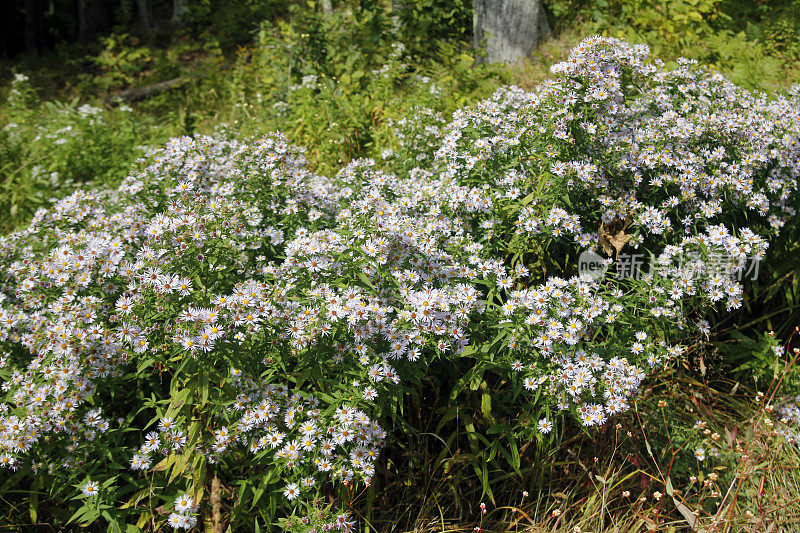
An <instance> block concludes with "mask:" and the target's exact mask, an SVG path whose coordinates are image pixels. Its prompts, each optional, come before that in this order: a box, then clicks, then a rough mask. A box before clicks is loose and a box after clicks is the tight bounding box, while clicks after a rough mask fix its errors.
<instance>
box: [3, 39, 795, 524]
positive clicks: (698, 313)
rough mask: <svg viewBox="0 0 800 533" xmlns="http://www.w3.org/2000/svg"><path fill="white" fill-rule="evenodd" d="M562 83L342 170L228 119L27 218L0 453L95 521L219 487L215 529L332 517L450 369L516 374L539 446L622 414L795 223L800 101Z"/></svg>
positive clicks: (584, 76)
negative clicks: (404, 410) (625, 267)
mask: <svg viewBox="0 0 800 533" xmlns="http://www.w3.org/2000/svg"><path fill="white" fill-rule="evenodd" d="M553 72H554V74H556V75H557V77H556V79H554V80H553V81H551V82H548V83H546V84H544V85H542V86H541V87H539V88H538V89H537V90H535V91H534V92H530V93H529V92H525V91H522V90H521V89H518V88H513V87H508V88H504V89H502V90H500V91H498V92H497V93H496V94H495V95H494V96H493V97H491V98H489V99H488V100H486V101H484V102H482V103H481V104H480V105H478V106H476V107H474V108H466V109H463V110H460V111H458V112H456V113H454V115H453V117H452V120H450V121H447V120H445V119H443V118H442V117H441V116H439V115H437V114H435V113H433V112H427V111H424V110H421V111H419V112H418V113H416V114H415V116H414V117H409V118H408V119H407V120H403V121H400V122H398V123H397V124H396V127H397V128H398V137H397V139H398V143H399V145H398V146H395V147H393V149H387V150H386V151H384V153H383V157H382V158H381V160H380V161H375V160H372V159H359V160H355V161H352V162H351V163H349V164H348V165H346V166H345V167H344V168H342V169H341V170H340V171H339V172H338V173H337V174H336V175H335V176H334V177H327V176H322V175H317V174H315V173H314V172H312V171H311V170H310V169H309V168H308V167H307V165H306V161H305V159H304V157H303V150H302V149H301V148H298V147H294V146H292V145H291V144H290V143H289V142H288V141H287V139H286V138H285V137H284V136H283V135H281V134H270V135H268V136H265V137H263V138H260V139H256V140H252V141H244V140H237V139H235V138H233V137H232V136H231V135H230V134H228V133H225V132H220V133H219V134H217V135H214V136H198V137H196V138H189V137H183V138H178V139H173V140H171V141H170V142H169V143H167V145H166V146H164V147H163V148H160V149H154V150H151V151H150V152H149V153H148V154H147V155H146V157H144V158H142V159H140V160H139V161H137V163H136V165H135V169H134V170H133V171H132V172H131V174H130V175H129V176H128V177H127V178H126V179H125V180H124V181H123V183H122V184H121V186H120V187H119V188H118V189H116V190H101V191H88V190H77V191H75V192H74V193H73V194H72V195H70V196H68V197H67V198H64V199H62V200H61V201H59V202H58V203H56V204H55V205H54V206H53V207H52V209H49V210H44V209H42V210H40V211H38V212H37V213H36V215H35V216H34V218H33V220H32V221H31V223H30V225H29V226H28V227H27V228H25V229H22V230H19V231H16V232H14V233H11V234H9V235H7V236H5V237H2V238H0V265H2V278H0V343H1V344H0V346H1V347H2V348H3V349H4V350H5V354H4V355H3V356H2V359H0V363H1V364H0V377H2V380H3V390H4V391H5V396H4V399H3V404H2V425H1V426H0V428H2V429H0V453H2V455H0V463H1V464H3V465H5V466H6V467H8V468H10V469H11V470H13V471H16V472H17V474H15V475H19V476H22V477H25V478H30V479H36V480H38V481H36V482H37V483H38V482H42V481H41V480H44V479H47V480H48V481H47V483H48V485H50V486H52V487H55V488H54V489H53V490H54V493H55V494H56V495H58V496H59V497H61V498H63V499H65V500H66V499H68V498H69V497H72V496H75V495H77V497H78V498H82V499H83V501H84V504H83V506H82V507H80V508H79V509H78V510H77V512H76V513H75V515H74V516H73V517H72V519H73V520H76V521H80V522H81V523H86V522H91V521H92V520H95V519H97V518H98V517H100V516H102V517H103V518H104V519H106V520H108V521H110V522H117V523H124V522H126V521H127V520H128V519H129V517H132V518H134V519H135V521H136V523H137V525H138V526H139V527H150V528H157V527H159V526H160V525H162V524H164V523H168V524H169V525H171V526H172V527H175V528H184V529H191V528H192V527H193V526H194V525H195V524H196V523H197V520H198V518H197V517H198V514H200V513H203V514H204V516H207V517H208V516H211V515H212V514H213V515H214V516H218V515H219V513H218V511H219V505H220V504H219V499H220V494H219V490H220V489H219V479H220V478H221V479H222V480H223V483H224V484H225V485H226V486H236V487H237V489H236V491H235V494H234V495H233V496H232V498H233V500H234V501H233V504H232V512H231V513H232V514H231V516H230V521H231V523H238V521H242V520H245V519H247V520H252V518H248V517H250V516H251V513H253V514H254V513H258V514H260V515H261V516H262V517H264V518H265V519H266V520H268V521H274V520H275V517H276V516H290V515H291V516H294V513H297V516H296V517H295V518H294V519H292V520H291V522H290V524H289V525H291V526H292V527H298V528H300V529H304V530H311V529H314V530H316V531H320V530H330V529H344V530H348V529H350V528H351V526H352V524H353V522H352V519H351V518H349V516H348V515H347V514H346V512H345V511H346V510H345V509H337V508H336V507H330V508H328V509H327V511H326V510H325V509H322V511H321V512H319V511H320V507H321V504H320V501H321V500H317V499H314V497H315V496H317V495H321V494H326V493H327V494H331V492H330V485H329V484H330V483H331V482H337V483H343V484H347V485H349V484H352V483H369V482H370V480H371V479H372V478H373V477H374V475H375V471H376V460H377V458H378V456H379V453H380V450H381V448H383V447H384V446H385V445H386V444H387V433H386V431H385V430H384V429H383V427H382V426H381V422H382V421H385V420H387V419H389V418H391V417H395V416H399V415H397V414H396V413H397V409H396V405H397V402H398V399H399V398H401V397H402V395H403V394H405V393H406V392H407V391H410V390H414V389H416V388H418V387H419V386H420V385H419V383H420V382H421V380H422V378H423V377H424V376H427V375H429V370H430V369H431V368H434V367H435V366H436V365H439V364H445V363H446V362H449V361H454V360H456V359H458V360H460V361H469V362H470V363H469V364H471V365H472V366H474V367H481V368H483V369H484V371H486V370H488V371H490V372H494V373H496V374H498V375H500V376H502V377H503V379H505V380H507V381H508V383H509V387H510V388H511V389H513V391H514V392H515V393H518V394H519V399H518V400H517V403H518V412H519V413H521V414H525V415H527V416H531V417H532V419H534V420H539V423H538V424H536V425H535V427H531V428H529V429H530V431H529V435H530V436H532V435H535V434H536V433H537V432H538V433H548V432H550V431H552V430H553V428H554V424H553V420H554V418H555V417H556V415H557V413H559V412H563V413H565V414H568V415H570V416H571V417H573V418H575V419H576V420H578V421H579V422H580V423H581V424H582V425H584V426H594V425H600V424H603V423H604V422H605V421H606V420H607V419H608V418H609V417H610V416H613V415H615V414H617V413H620V412H622V411H624V410H626V409H627V407H628V403H629V401H630V399H631V397H632V396H634V395H635V394H637V392H638V390H639V385H640V383H641V382H642V380H643V379H645V378H646V377H647V375H648V373H649V372H651V371H653V370H654V369H658V368H662V367H663V366H664V365H667V364H669V363H670V362H672V361H674V360H676V358H678V357H679V356H680V355H681V353H682V352H683V350H684V348H683V346H684V344H685V343H684V342H683V340H684V339H686V338H688V337H690V336H691V335H695V334H697V331H698V326H700V328H701V329H702V328H705V327H706V326H705V325H704V322H702V318H703V316H704V314H705V313H706V312H707V311H708V310H710V309H712V308H714V307H717V306H721V305H723V304H724V306H725V307H726V308H727V309H731V308H736V307H738V306H740V305H742V298H743V289H742V284H741V283H740V282H739V281H738V280H737V279H736V273H737V271H739V270H740V269H741V267H742V263H743V262H744V261H746V260H752V259H760V258H761V257H763V256H764V253H765V251H766V249H767V239H768V238H769V236H771V235H773V234H775V233H776V232H778V231H779V230H780V228H781V227H782V225H784V224H785V223H786V221H787V220H788V219H789V218H790V217H792V216H794V214H795V209H796V205H797V183H796V179H797V175H798V169H799V168H800V167H799V166H798V159H799V158H800V146H798V142H797V138H798V132H800V101H799V100H798V98H799V97H800V88H799V87H796V88H795V89H794V90H793V91H791V92H790V93H788V94H786V95H783V96H780V97H778V98H776V99H774V100H768V99H767V98H765V97H763V96H761V95H758V94H754V93H749V92H747V91H744V90H742V89H739V88H737V87H735V86H733V85H732V84H730V83H729V82H727V81H726V80H725V79H724V78H722V77H720V76H718V75H714V74H712V73H710V72H708V71H706V70H704V69H702V68H700V67H698V66H697V65H695V64H693V63H692V62H690V61H685V62H683V63H682V64H681V66H680V67H679V68H678V69H677V70H673V71H665V70H663V69H662V66H661V64H660V62H658V61H650V60H649V59H648V57H647V49H646V48H645V47H643V46H630V45H628V44H626V43H624V42H621V41H617V40H614V39H605V38H591V39H587V40H585V41H584V42H583V43H581V44H580V45H579V46H578V47H577V48H576V49H575V50H573V52H572V54H571V56H570V58H569V60H568V61H567V62H565V63H562V64H559V65H557V66H556V67H555V68H554V69H553ZM387 148H388V147H387ZM745 222H746V223H747V224H748V225H749V226H750V227H749V228H748V227H745V226H744V223H745ZM630 250H639V251H641V253H645V252H646V253H647V254H651V255H652V258H653V261H652V268H651V269H650V270H649V271H648V272H645V273H644V275H642V276H638V277H628V276H624V275H623V273H622V271H621V267H622V264H621V263H622V258H623V252H625V253H627V252H628V251H630ZM588 251H596V252H598V253H602V254H604V256H605V257H604V259H603V262H604V265H605V267H606V268H607V271H606V272H605V275H589V274H587V273H585V272H583V273H582V272H580V271H579V270H578V268H577V267H578V264H577V258H578V254H579V253H581V252H588ZM723 259H724V260H723ZM520 416H522V415H520ZM212 479H213V480H214V482H213V483H212V482H211V480H212ZM210 486H216V487H217V489H213V490H211V493H212V494H211V496H210V497H207V496H208V491H209V487H210ZM215 502H216V503H215ZM215 520H216V518H215ZM285 524H286V523H285Z"/></svg>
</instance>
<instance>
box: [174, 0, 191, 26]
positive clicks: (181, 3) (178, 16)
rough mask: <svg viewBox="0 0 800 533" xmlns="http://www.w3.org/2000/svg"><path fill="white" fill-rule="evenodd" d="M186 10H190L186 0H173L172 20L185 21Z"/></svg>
mask: <svg viewBox="0 0 800 533" xmlns="http://www.w3.org/2000/svg"><path fill="white" fill-rule="evenodd" d="M186 11H188V9H187V7H186V1H185V0H172V21H173V22H178V23H180V22H183V17H184V16H186Z"/></svg>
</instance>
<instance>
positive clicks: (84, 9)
mask: <svg viewBox="0 0 800 533" xmlns="http://www.w3.org/2000/svg"><path fill="white" fill-rule="evenodd" d="M88 40H89V0H78V41H80V42H81V43H84V44H85V43H86V41H88Z"/></svg>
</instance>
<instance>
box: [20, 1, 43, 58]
mask: <svg viewBox="0 0 800 533" xmlns="http://www.w3.org/2000/svg"><path fill="white" fill-rule="evenodd" d="M24 5H25V50H26V51H27V52H28V54H30V56H31V57H33V58H38V57H39V54H40V53H41V48H40V46H39V43H40V35H39V2H38V0H25V4H24Z"/></svg>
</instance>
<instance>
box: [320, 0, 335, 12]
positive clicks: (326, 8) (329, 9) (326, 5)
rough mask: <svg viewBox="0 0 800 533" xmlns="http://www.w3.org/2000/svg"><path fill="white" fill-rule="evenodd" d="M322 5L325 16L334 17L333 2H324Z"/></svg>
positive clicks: (327, 0)
mask: <svg viewBox="0 0 800 533" xmlns="http://www.w3.org/2000/svg"><path fill="white" fill-rule="evenodd" d="M320 4H321V5H322V14H323V15H333V4H332V3H331V0H322V1H321V2H320Z"/></svg>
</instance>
